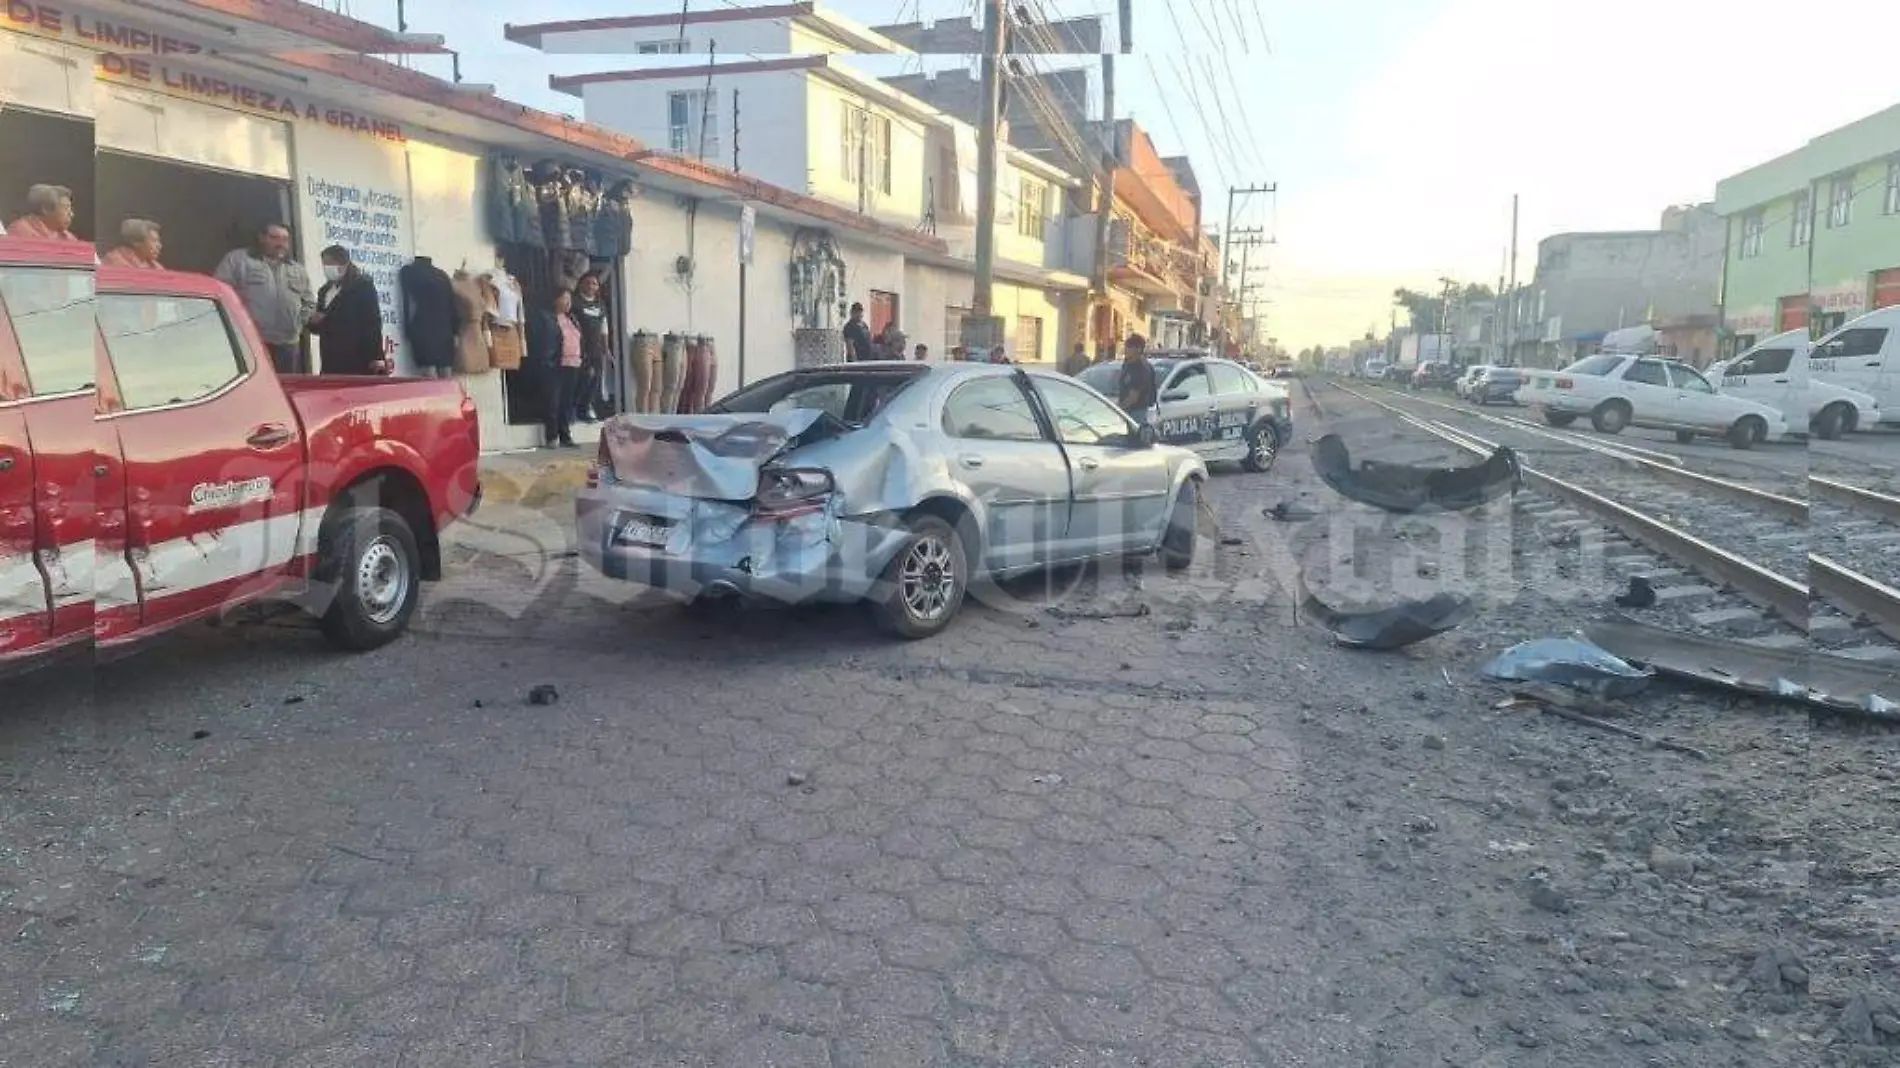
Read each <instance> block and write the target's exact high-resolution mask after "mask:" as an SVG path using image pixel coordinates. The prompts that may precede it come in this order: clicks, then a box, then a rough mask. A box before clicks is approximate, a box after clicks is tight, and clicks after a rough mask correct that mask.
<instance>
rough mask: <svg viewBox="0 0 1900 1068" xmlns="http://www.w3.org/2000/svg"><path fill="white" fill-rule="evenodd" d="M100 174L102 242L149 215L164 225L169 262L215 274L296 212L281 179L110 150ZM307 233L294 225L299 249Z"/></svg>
mask: <svg viewBox="0 0 1900 1068" xmlns="http://www.w3.org/2000/svg"><path fill="white" fill-rule="evenodd" d="M98 174H99V193H100V195H99V211H98V215H97V218H98V232H99V235H100V237H99V240H100V243H101V244H103V245H107V246H110V245H112V244H113V243H115V242H116V241H117V240H118V235H119V224H120V223H121V222H123V221H125V220H126V219H150V220H151V221H153V222H155V223H157V224H158V225H159V229H160V231H161V232H162V237H163V240H164V242H165V252H164V263H165V266H166V267H169V268H171V269H172V270H175V271H198V272H201V273H205V274H209V273H210V272H211V271H212V270H214V269H216V267H217V266H218V261H219V260H221V259H223V258H224V254H225V253H227V252H229V251H231V250H232V249H234V248H243V247H245V246H247V245H249V244H251V243H252V241H253V240H255V238H256V236H257V231H258V228H259V227H261V226H263V225H264V224H265V223H267V222H273V221H275V222H284V223H286V224H288V223H289V222H290V221H291V220H292V219H293V216H292V215H291V213H290V207H291V205H290V185H289V183H287V182H281V181H278V180H277V179H275V178H260V177H257V176H256V175H249V174H236V173H233V172H231V171H222V170H217V169H214V168H211V167H198V166H192V165H190V164H182V163H173V162H169V161H163V160H155V159H147V158H146V157H144V156H134V155H129V154H127V153H123V152H112V151H102V152H100V153H99V162H98ZM302 236H303V235H301V234H298V233H297V232H296V230H295V227H292V231H291V238H292V243H293V249H296V248H297V244H296V242H297V241H298V240H299V239H301V238H302ZM297 258H298V259H300V260H301V259H303V258H304V257H302V256H301V255H298V256H297Z"/></svg>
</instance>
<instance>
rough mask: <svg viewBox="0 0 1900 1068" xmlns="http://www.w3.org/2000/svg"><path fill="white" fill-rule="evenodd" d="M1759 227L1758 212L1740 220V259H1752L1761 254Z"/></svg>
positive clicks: (1760, 221)
mask: <svg viewBox="0 0 1900 1068" xmlns="http://www.w3.org/2000/svg"><path fill="white" fill-rule="evenodd" d="M1761 228H1762V218H1761V213H1760V212H1756V213H1755V214H1753V215H1750V216H1747V217H1746V218H1744V219H1743V220H1742V259H1745V260H1752V259H1754V258H1755V257H1756V256H1759V255H1761Z"/></svg>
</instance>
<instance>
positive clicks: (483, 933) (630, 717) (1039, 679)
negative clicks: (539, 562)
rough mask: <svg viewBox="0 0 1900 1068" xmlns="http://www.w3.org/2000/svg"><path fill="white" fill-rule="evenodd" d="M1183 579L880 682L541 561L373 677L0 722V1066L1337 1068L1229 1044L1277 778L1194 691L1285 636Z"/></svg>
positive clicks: (196, 648)
mask: <svg viewBox="0 0 1900 1068" xmlns="http://www.w3.org/2000/svg"><path fill="white" fill-rule="evenodd" d="M1298 462H1299V461H1296V460H1290V461H1289V464H1295V463H1298ZM1281 478H1282V476H1277V475H1269V476H1264V477H1259V476H1241V475H1238V474H1223V475H1222V476H1221V477H1220V478H1219V480H1218V482H1217V489H1218V493H1219V494H1220V496H1221V498H1222V499H1223V500H1224V501H1225V502H1227V503H1228V506H1230V507H1235V508H1242V507H1251V508H1253V509H1254V510H1255V511H1256V512H1257V510H1258V502H1257V501H1256V500H1255V498H1256V497H1257V496H1258V495H1259V494H1262V493H1265V492H1267V487H1270V486H1272V485H1274V484H1275V482H1276V481H1278V480H1280V479H1281ZM1213 546H1214V542H1212V541H1205V540H1204V551H1205V554H1206V555H1208V556H1212V549H1213ZM1230 555H1231V554H1230ZM1212 571H1213V569H1211V568H1206V567H1203V568H1201V569H1199V571H1198V573H1197V574H1193V575H1190V576H1188V577H1187V578H1175V577H1163V576H1161V575H1160V574H1159V572H1158V570H1157V571H1155V572H1153V573H1150V574H1149V575H1147V576H1145V577H1142V576H1130V577H1121V576H1115V577H1101V576H1094V575H1082V576H1077V575H1074V574H1065V575H1061V576H1057V577H1056V578H1055V579H1053V580H1051V581H1052V582H1053V583H1054V584H1056V585H1062V584H1065V583H1075V584H1079V586H1080V587H1081V588H1080V589H1079V590H1077V591H1071V596H1070V597H1069V599H1068V600H1067V602H1066V603H1067V604H1068V605H1069V606H1070V607H1071V608H1074V609H1076V610H1077V612H1078V613H1080V615H1079V616H1078V617H1075V618H1069V617H1063V616H1058V615H1054V614H1051V613H1049V612H1047V611H1044V610H1043V607H1044V604H1045V601H1044V600H1043V598H1042V595H1041V594H1040V592H1039V591H1038V590H1035V589H1026V588H1023V587H1012V592H1013V593H1015V594H1016V595H1018V596H1021V597H1023V598H1025V599H1026V600H1025V603H1023V604H1020V605H1018V606H1016V608H1015V610H996V609H992V608H979V609H976V610H973V611H972V612H970V613H969V614H968V615H967V616H966V618H965V619H964V620H962V621H961V622H960V623H959V625H958V626H957V628H956V629H955V630H954V631H953V632H951V633H950V634H948V635H946V636H944V637H942V638H940V639H939V640H936V641H932V642H927V643H922V644H916V645H894V644H891V643H888V642H886V641H885V640H884V639H882V638H881V637H879V636H877V635H876V634H874V633H873V632H872V631H871V630H870V629H869V627H868V626H867V625H865V624H864V623H863V622H862V621H861V620H860V618H859V616H858V614H856V613H854V612H851V611H848V610H844V611H835V610H827V611H814V612H796V613H787V612H757V613H752V612H748V613H745V614H743V615H741V616H739V617H737V618H731V619H713V620H698V619H693V618H691V617H689V616H688V615H686V614H684V613H682V612H680V611H678V610H669V609H657V610H656V609H651V608H636V607H630V606H625V605H619V604H614V603H611V602H610V601H607V600H604V599H602V598H600V597H597V596H595V594H596V593H599V592H600V591H599V590H595V589H592V588H591V587H590V586H589V584H588V583H587V582H586V581H585V580H581V579H577V578H576V576H575V574H574V573H573V571H572V563H571V562H568V563H565V564H561V565H558V566H557V567H555V568H553V569H552V570H549V571H544V572H541V573H538V574H537V575H536V576H535V577H534V583H535V584H533V585H532V587H531V588H530V589H528V590H527V591H526V592H527V593H528V594H531V595H533V596H538V597H539V598H540V599H539V601H538V602H533V603H531V604H529V605H528V606H527V608H526V611H525V612H524V613H523V614H522V615H521V616H520V617H519V618H507V617H506V616H505V615H501V614H497V613H495V612H493V611H491V610H489V609H486V608H481V607H474V606H469V605H460V606H439V608H438V610H437V611H436V612H434V613H433V614H432V615H431V617H430V618H429V619H428V620H427V621H426V624H425V626H424V627H423V632H422V633H421V634H418V635H416V636H414V637H412V638H411V639H409V640H406V641H405V642H403V643H400V644H398V645H397V646H395V647H392V648H391V649H388V650H385V651H383V652H381V653H378V654H374V655H371V656H368V657H364V658H357V659H345V658H339V657H336V656H334V655H332V654H329V653H327V652H325V651H323V650H322V649H321V647H320V646H319V645H318V643H317V640H316V639H315V638H314V637H313V636H312V635H311V634H310V633H309V632H308V631H306V630H304V629H301V628H298V627H293V626H290V625H288V624H280V625H262V624H258V625H248V626H239V627H231V628H225V629H221V630H215V631H208V632H204V633H197V634H193V635H190V636H188V637H186V638H184V639H182V640H180V641H178V642H174V643H172V644H170V645H168V646H167V647H166V648H164V649H160V650H156V651H153V652H151V653H148V654H146V655H144V656H142V657H140V658H136V659H134V660H132V661H129V662H126V663H124V664H122V665H118V666H115V667H114V668H112V669H111V670H110V671H108V672H106V673H104V674H102V675H101V676H100V683H99V686H98V689H97V690H96V691H93V690H91V689H90V688H88V687H86V686H85V685H83V684H82V683H81V681H80V680H76V679H71V678H61V677H53V678H37V679H33V680H29V681H28V682H25V683H16V684H9V693H8V696H9V700H7V702H6V706H7V707H6V711H5V713H4V715H3V716H0V789H4V791H5V793H4V796H5V799H6V800H5V805H4V808H3V809H0V813H4V815H3V816H0V847H3V849H4V852H3V853H0V925H4V926H3V927H0V932H3V937H0V985H3V986H4V992H3V993H0V1064H5V1065H21V1066H34V1068H42V1066H51V1065H61V1064H95V1063H101V1064H125V1065H143V1064H167V1065H169V1064H183V1065H227V1064H228V1065H246V1066H249V1065H276V1064H282V1065H337V1066H344V1065H348V1066H357V1065H402V1066H404V1068H409V1066H416V1068H422V1066H435V1065H444V1066H455V1068H473V1066H477V1065H487V1064H517V1063H526V1064H536V1065H541V1064H613V1065H632V1064H649V1063H651V1064H668V1065H671V1064H711V1065H807V1064H812V1065H818V1064H838V1065H875V1066H896V1065H912V1064H916V1065H928V1064H951V1063H955V1064H1035V1065H1059V1064H1077V1065H1091V1066H1096V1065H1113V1064H1121V1063H1130V1064H1133V1063H1145V1064H1158V1065H1199V1064H1243V1063H1262V1062H1263V1058H1267V1059H1269V1060H1272V1061H1274V1062H1276V1063H1301V1062H1308V1063H1318V1062H1319V1061H1321V1060H1329V1058H1327V1057H1325V1056H1324V1055H1323V1051H1325V1050H1326V1049H1328V1048H1329V1046H1330V1045H1332V1044H1336V1043H1340V1042H1343V1041H1345V1040H1344V1039H1342V1038H1341V1037H1340V1033H1339V1030H1338V1029H1337V1028H1332V1029H1329V1028H1327V1027H1325V1026H1319V1027H1316V1028H1314V1029H1312V1030H1311V1031H1310V1033H1307V1034H1305V1035H1304V1036H1303V1037H1300V1038H1298V1039H1296V1040H1293V1044H1292V1045H1290V1046H1282V1047H1281V1048H1279V1049H1276V1050H1271V1051H1270V1050H1269V1049H1268V1048H1267V1046H1266V1045H1264V1044H1263V1042H1262V1041H1261V1040H1260V1039H1259V1038H1258V1037H1257V1033H1258V1032H1260V1031H1261V1029H1262V1028H1263V1027H1266V1026H1267V1025H1268V1024H1269V1023H1270V1022H1271V1021H1274V1020H1278V1019H1281V1018H1282V1017H1283V1016H1284V1014H1285V1013H1287V1012H1288V1011H1289V1009H1290V1007H1291V1006H1293V1005H1295V1004H1297V1003H1298V1002H1299V1001H1300V999H1301V998H1302V997H1303V996H1304V995H1300V994H1297V993H1294V992H1292V987H1295V986H1303V985H1304V984H1303V982H1299V981H1297V980H1296V979H1295V978H1294V977H1293V973H1294V972H1295V971H1296V970H1297V969H1295V967H1294V966H1295V965H1297V963H1298V962H1299V961H1300V959H1301V958H1302V957H1303V956H1304V955H1305V952H1304V951H1303V948H1302V943H1303V936H1302V934H1301V932H1302V930H1304V929H1306V927H1307V926H1308V921H1309V919H1310V918H1309V917H1308V916H1307V915H1306V914H1305V912H1306V909H1307V905H1306V904H1305V903H1303V902H1301V901H1300V900H1299V899H1298V897H1297V895H1293V894H1288V893H1285V892H1283V891H1282V889H1281V888H1284V887H1286V886H1289V885H1291V884H1292V883H1293V882H1295V881H1297V879H1296V873H1293V872H1290V871H1288V870H1286V869H1287V865H1286V864H1284V863H1283V862H1282V861H1280V860H1279V859H1277V857H1278V853H1277V851H1276V850H1275V848H1274V845H1275V842H1276V841H1277V840H1278V839H1279V838H1280V837H1281V836H1282V834H1284V833H1285V831H1284V829H1283V820H1284V818H1285V814H1286V812H1287V810H1288V804H1289V801H1288V799H1289V797H1290V796H1291V795H1292V794H1293V793H1294V792H1296V791H1297V790H1298V786H1299V779H1300V775H1301V759H1300V754H1299V752H1298V749H1297V746H1295V744H1294V743H1293V742H1291V741H1290V740H1289V738H1288V737H1287V736H1286V735H1285V734H1284V733H1283V731H1282V729H1281V726H1280V724H1281V720H1282V718H1283V717H1282V715H1281V711H1282V707H1283V706H1281V705H1280V704H1279V703H1278V698H1277V697H1274V696H1272V695H1262V694H1260V693H1259V692H1258V688H1257V687H1256V686H1255V685H1254V684H1253V681H1252V680H1250V679H1248V678H1246V677H1244V676H1243V674H1242V672H1241V670H1240V669H1239V666H1238V665H1236V664H1234V663H1232V662H1225V661H1223V659H1222V656H1221V651H1222V650H1224V649H1227V648H1229V647H1231V646H1232V644H1233V643H1234V642H1235V641H1236V640H1237V639H1245V640H1248V641H1253V640H1257V636H1258V635H1259V634H1261V633H1266V632H1268V631H1271V630H1273V629H1276V628H1279V627H1284V626H1285V625H1287V621H1286V620H1285V619H1284V618H1279V619H1276V618H1275V615H1274V612H1273V611H1272V610H1266V609H1259V610H1256V608H1253V607H1247V606H1244V605H1238V604H1236V603H1235V602H1233V601H1232V599H1231V596H1230V594H1228V593H1223V592H1222V591H1223V590H1224V589H1225V588H1226V587H1227V586H1228V585H1230V581H1229V579H1226V578H1221V577H1217V576H1215V575H1213V573H1212ZM494 574H495V576H498V577H493V578H492V582H493V583H495V584H496V585H497V586H498V587H505V586H507V585H509V584H510V582H514V583H515V584H516V585H520V584H521V583H520V582H519V581H518V578H519V577H518V576H517V577H515V578H511V577H510V576H509V575H508V574H507V573H506V568H505V567H502V568H499V569H498V570H496V571H495V573H494ZM486 581H491V579H490V578H489V577H487V576H484V575H476V576H475V577H474V578H472V579H470V578H468V577H467V576H465V577H464V582H463V585H462V587H461V588H460V592H461V593H462V594H463V595H467V596H472V595H473V591H474V590H475V589H476V588H478V587H479V586H480V585H481V583H482V582H486ZM1197 584H1198V585H1197ZM1032 585H1033V584H1032ZM501 592H506V591H501ZM515 592H516V593H522V592H523V591H521V590H516V591H515ZM442 599H443V598H442V597H441V596H440V595H438V598H437V600H438V601H441V600H442ZM492 599H493V600H505V599H506V598H505V597H499V596H498V597H496V598H492ZM1256 599H1257V600H1259V601H1262V602H1264V601H1265V600H1266V599H1267V598H1266V595H1265V594H1259V595H1258V596H1257V598H1256ZM1281 600H1284V598H1281ZM1137 603H1140V604H1152V605H1153V608H1154V614H1153V615H1150V616H1146V617H1134V616H1132V615H1127V616H1124V615H1121V614H1119V613H1121V612H1122V611H1123V610H1124V609H1125V608H1126V607H1127V606H1128V605H1132V604H1137ZM520 607H521V606H520V605H517V606H516V608H517V609H519V608H520ZM1236 611H1242V612H1243V613H1244V615H1243V617H1242V618H1240V619H1239V620H1238V621H1236V620H1235V619H1234V618H1233V614H1234V613H1235V612H1236ZM1281 613H1282V614H1284V609H1281ZM1098 617H1100V618H1098ZM1217 620H1225V622H1224V623H1221V625H1219V626H1216V625H1215V622H1216V621H1217ZM544 682H545V683H553V684H555V685H556V686H557V687H558V688H559V690H560V700H559V702H558V703H557V704H554V705H551V706H531V705H529V704H527V703H526V702H525V701H524V694H525V693H526V691H527V690H528V688H529V687H530V686H531V685H533V684H537V683H544ZM16 694H17V696H18V697H19V698H21V699H20V700H14V699H12V698H14V697H15V696H16ZM1294 1011H1297V1010H1294ZM1269 1040H1270V1041H1271V1042H1275V1043H1278V1042H1284V1041H1287V1040H1286V1039H1284V1038H1273V1037H1271V1036H1269ZM1269 1053H1271V1054H1272V1055H1271V1056H1269ZM1315 1058H1317V1060H1315ZM1341 1063H1343V1062H1341Z"/></svg>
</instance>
